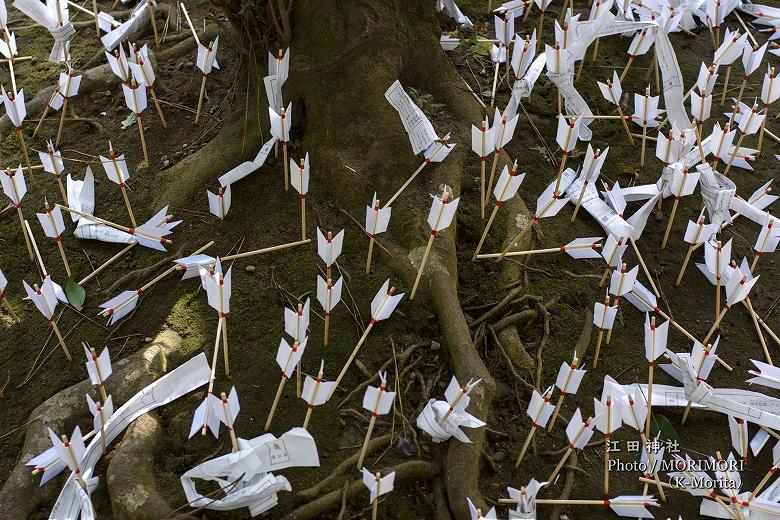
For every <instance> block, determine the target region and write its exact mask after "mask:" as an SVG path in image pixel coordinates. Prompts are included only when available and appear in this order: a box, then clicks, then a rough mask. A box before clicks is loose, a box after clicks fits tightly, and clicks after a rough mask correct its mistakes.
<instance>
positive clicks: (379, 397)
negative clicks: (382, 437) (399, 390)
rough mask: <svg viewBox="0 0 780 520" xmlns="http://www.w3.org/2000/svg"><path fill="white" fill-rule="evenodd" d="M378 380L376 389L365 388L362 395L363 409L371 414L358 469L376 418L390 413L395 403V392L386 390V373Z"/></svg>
mask: <svg viewBox="0 0 780 520" xmlns="http://www.w3.org/2000/svg"><path fill="white" fill-rule="evenodd" d="M379 380H380V384H379V386H378V387H375V386H368V387H366V393H365V394H364V395H363V408H365V409H366V410H368V411H369V412H370V413H371V418H370V419H369V421H368V430H366V437H365V438H364V439H363V446H362V447H361V448H360V455H359V456H358V461H357V468H358V469H360V467H361V466H362V465H363V459H364V458H365V456H366V450H368V442H369V441H370V440H371V432H373V431H374V425H375V424H376V418H377V417H379V416H380V415H386V414H388V413H390V409H391V408H392V407H393V401H395V392H388V391H387V389H386V388H387V373H386V372H379Z"/></svg>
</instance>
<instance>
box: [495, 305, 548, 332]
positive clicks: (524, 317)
mask: <svg viewBox="0 0 780 520" xmlns="http://www.w3.org/2000/svg"><path fill="white" fill-rule="evenodd" d="M537 316H539V311H538V310H537V309H525V310H522V311H520V312H516V313H514V314H510V315H508V316H504V317H503V318H501V319H500V320H498V321H497V322H496V323H495V324H494V325H493V328H494V329H496V330H497V331H498V332H501V331H502V330H504V329H505V328H506V327H509V326H510V325H514V326H515V327H516V326H518V325H520V324H524V323H527V322H529V321H531V320H533V319H534V318H536V317H537Z"/></svg>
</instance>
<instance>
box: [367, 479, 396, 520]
mask: <svg viewBox="0 0 780 520" xmlns="http://www.w3.org/2000/svg"><path fill="white" fill-rule="evenodd" d="M362 475H363V485H364V486H366V487H367V488H368V492H369V499H370V501H371V520H376V518H377V508H378V506H379V497H380V496H382V495H384V494H385V493H389V492H391V491H392V490H393V484H394V483H395V471H393V472H392V473H388V474H387V475H385V476H384V477H383V476H382V474H381V473H380V472H378V471H377V472H376V473H374V474H372V473H371V472H370V471H368V470H367V469H366V468H363V470H362Z"/></svg>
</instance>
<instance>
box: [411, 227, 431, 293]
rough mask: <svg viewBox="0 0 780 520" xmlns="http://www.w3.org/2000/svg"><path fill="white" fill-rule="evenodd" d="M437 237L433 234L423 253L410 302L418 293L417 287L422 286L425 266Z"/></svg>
mask: <svg viewBox="0 0 780 520" xmlns="http://www.w3.org/2000/svg"><path fill="white" fill-rule="evenodd" d="M434 238H436V235H434V234H433V233H431V236H430V238H429V239H428V244H427V245H426V246H425V252H424V253H423V256H422V260H420V268H419V269H417V277H416V278H415V279H414V287H412V294H411V296H409V300H414V295H415V294H416V293H417V287H418V286H419V285H420V278H422V274H423V271H425V264H426V263H427V262H428V255H429V254H430V253H431V247H433V239H434Z"/></svg>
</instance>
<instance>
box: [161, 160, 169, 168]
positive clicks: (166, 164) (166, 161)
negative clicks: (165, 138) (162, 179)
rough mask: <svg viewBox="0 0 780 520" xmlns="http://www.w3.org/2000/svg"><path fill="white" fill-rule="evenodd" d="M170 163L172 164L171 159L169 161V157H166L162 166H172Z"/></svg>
mask: <svg viewBox="0 0 780 520" xmlns="http://www.w3.org/2000/svg"><path fill="white" fill-rule="evenodd" d="M170 165H171V161H169V160H168V159H165V160H164V161H163V162H162V167H163V168H167V167H168V166H170Z"/></svg>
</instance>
